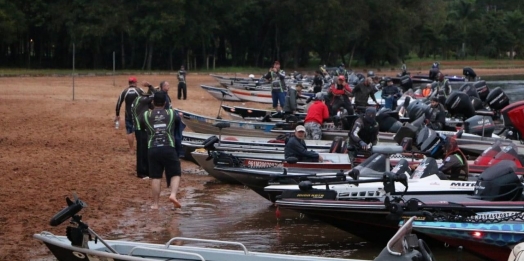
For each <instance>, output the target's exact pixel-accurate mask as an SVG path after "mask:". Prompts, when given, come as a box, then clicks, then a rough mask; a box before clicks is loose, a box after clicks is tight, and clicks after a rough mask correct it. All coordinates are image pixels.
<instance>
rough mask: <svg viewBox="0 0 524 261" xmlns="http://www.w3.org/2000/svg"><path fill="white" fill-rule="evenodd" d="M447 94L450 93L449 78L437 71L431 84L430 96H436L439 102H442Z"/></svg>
mask: <svg viewBox="0 0 524 261" xmlns="http://www.w3.org/2000/svg"><path fill="white" fill-rule="evenodd" d="M449 94H451V86H450V85H449V80H448V79H446V78H445V77H444V74H443V73H441V72H439V73H438V74H437V81H435V82H434V84H433V90H432V91H431V94H430V95H429V96H430V97H437V98H438V99H439V102H440V103H442V104H444V102H445V101H446V99H447V98H448V96H449Z"/></svg>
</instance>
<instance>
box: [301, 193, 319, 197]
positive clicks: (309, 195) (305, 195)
mask: <svg viewBox="0 0 524 261" xmlns="http://www.w3.org/2000/svg"><path fill="white" fill-rule="evenodd" d="M323 197H324V194H313V193H299V194H297V198H323Z"/></svg>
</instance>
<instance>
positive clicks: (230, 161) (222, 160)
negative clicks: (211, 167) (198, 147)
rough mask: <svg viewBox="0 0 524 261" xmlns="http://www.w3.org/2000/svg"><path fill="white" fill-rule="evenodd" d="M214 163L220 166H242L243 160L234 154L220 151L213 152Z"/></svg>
mask: <svg viewBox="0 0 524 261" xmlns="http://www.w3.org/2000/svg"><path fill="white" fill-rule="evenodd" d="M212 157H213V164H215V166H220V167H240V165H241V161H240V159H239V158H238V157H236V156H233V154H227V153H222V152H218V151H213V152H212Z"/></svg>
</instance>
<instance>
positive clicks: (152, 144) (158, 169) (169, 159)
mask: <svg viewBox="0 0 524 261" xmlns="http://www.w3.org/2000/svg"><path fill="white" fill-rule="evenodd" d="M166 99H167V94H166V93H165V92H164V91H158V92H156V93H155V95H154V98H153V105H154V108H153V110H152V111H146V112H144V117H142V120H141V124H140V125H141V126H143V127H144V128H145V129H146V132H147V136H148V139H147V140H148V142H147V145H148V158H149V178H150V179H151V189H152V196H153V205H151V208H152V209H158V201H159V198H160V183H161V181H162V173H163V172H164V171H165V172H166V181H167V186H168V187H170V186H171V194H170V195H169V201H171V202H172V203H173V205H174V206H175V208H180V207H182V205H180V202H178V200H177V198H176V194H177V191H178V186H179V184H180V175H181V174H182V171H181V169H180V160H179V159H178V155H177V153H176V149H175V137H174V133H175V132H176V131H178V130H179V128H180V117H178V115H176V113H175V112H174V111H173V110H172V109H165V108H164V105H165V103H166Z"/></svg>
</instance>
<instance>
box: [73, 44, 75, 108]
mask: <svg viewBox="0 0 524 261" xmlns="http://www.w3.org/2000/svg"><path fill="white" fill-rule="evenodd" d="M74 100H75V43H73V101H74Z"/></svg>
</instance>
